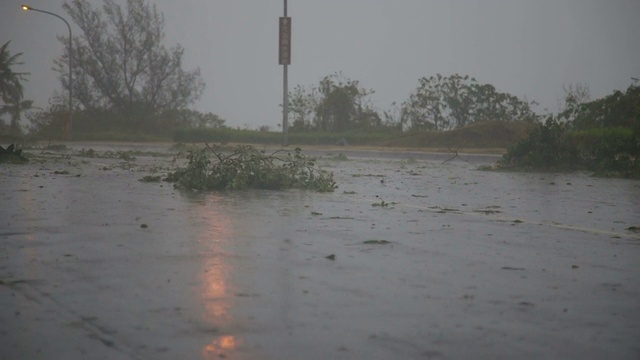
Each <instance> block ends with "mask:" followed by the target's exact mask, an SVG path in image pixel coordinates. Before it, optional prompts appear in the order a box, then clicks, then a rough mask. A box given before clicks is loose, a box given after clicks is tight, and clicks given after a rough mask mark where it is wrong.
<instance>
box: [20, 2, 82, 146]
mask: <svg viewBox="0 0 640 360" xmlns="http://www.w3.org/2000/svg"><path fill="white" fill-rule="evenodd" d="M22 10H25V11H36V12H41V13H44V14H49V15H53V16H55V17H57V18H58V19H60V20H62V21H64V23H65V24H67V29H69V117H68V118H67V122H66V123H65V124H64V135H65V138H66V139H67V140H71V124H72V119H73V116H72V113H73V110H72V109H73V72H72V62H73V47H72V34H71V25H69V23H68V22H67V20H65V19H64V18H63V17H62V16H60V15H58V14H54V13H52V12H49V11H44V10H40V9H36V8H34V7H31V6H29V5H22Z"/></svg>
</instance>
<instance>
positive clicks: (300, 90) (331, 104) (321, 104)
mask: <svg viewBox="0 0 640 360" xmlns="http://www.w3.org/2000/svg"><path fill="white" fill-rule="evenodd" d="M371 94H373V90H368V89H365V88H362V87H361V86H360V82H359V81H357V80H351V79H349V78H348V77H346V76H344V75H343V74H342V73H334V74H331V75H327V76H325V77H323V78H322V79H321V80H320V82H319V84H318V85H317V86H313V87H311V88H310V89H306V88H304V87H302V86H296V87H295V88H294V90H293V92H292V93H291V94H290V96H289V111H290V112H291V113H292V114H293V124H292V126H291V130H292V131H305V130H320V131H333V132H341V131H347V130H353V129H372V128H379V127H381V126H383V122H382V120H381V118H380V116H379V115H378V113H377V112H376V111H375V110H374V109H373V107H372V106H371V105H370V103H369V102H368V96H369V95H371Z"/></svg>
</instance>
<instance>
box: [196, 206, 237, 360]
mask: <svg viewBox="0 0 640 360" xmlns="http://www.w3.org/2000/svg"><path fill="white" fill-rule="evenodd" d="M208 200H213V201H207V203H206V204H204V205H203V206H197V207H196V210H197V215H198V217H199V218H200V219H202V220H203V221H204V222H205V226H204V227H203V232H202V234H201V236H200V239H199V242H200V244H201V246H202V250H201V251H202V252H203V253H205V254H206V257H205V259H206V260H205V262H204V264H203V267H204V269H203V272H202V275H201V281H200V283H201V297H202V301H203V304H204V308H205V314H204V317H205V318H204V321H206V322H210V323H212V324H215V325H216V327H220V328H225V327H227V326H229V325H230V324H231V322H232V320H233V319H232V317H231V308H232V307H233V300H234V296H233V294H231V293H230V291H231V290H230V288H229V274H230V272H231V271H232V270H233V269H232V267H231V264H230V262H229V257H228V256H227V253H228V248H229V242H230V241H232V237H233V236H232V235H233V223H232V218H231V217H230V216H229V215H228V214H225V213H224V212H223V211H221V210H220V209H221V208H223V207H222V206H218V205H217V204H216V201H215V199H213V198H209V199H208ZM240 343H241V340H240V339H239V338H237V337H236V336H233V335H224V336H219V337H217V338H215V339H213V340H212V341H211V342H210V343H209V344H207V345H205V346H204V347H203V348H202V358H203V359H219V358H220V356H228V355H229V354H225V353H226V352H229V351H232V350H236V348H237V347H238V345H239V344H240Z"/></svg>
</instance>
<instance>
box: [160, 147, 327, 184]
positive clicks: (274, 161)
mask: <svg viewBox="0 0 640 360" xmlns="http://www.w3.org/2000/svg"><path fill="white" fill-rule="evenodd" d="M187 158H188V160H189V163H188V164H187V166H186V167H185V168H181V169H178V170H176V171H174V172H172V173H170V174H169V175H168V176H167V178H166V179H165V180H166V181H169V182H173V183H174V186H175V187H176V188H179V189H186V190H243V189H269V190H283V189H291V188H297V189H310V190H315V191H319V192H331V191H333V190H334V189H335V188H336V184H335V182H334V181H333V174H332V173H329V172H327V171H324V170H321V169H318V168H317V167H316V163H315V160H314V159H312V158H309V157H307V156H305V155H303V154H302V150H301V149H300V148H296V149H295V150H294V151H293V153H292V152H290V151H285V150H278V151H275V152H273V153H271V154H266V153H264V152H262V151H258V150H256V149H255V148H254V147H253V146H250V145H239V146H237V147H236V148H235V149H234V150H232V151H231V152H226V153H225V152H222V151H218V150H216V149H214V148H212V147H211V146H209V145H206V147H205V148H203V149H200V150H196V151H190V152H189V155H188V156H187Z"/></svg>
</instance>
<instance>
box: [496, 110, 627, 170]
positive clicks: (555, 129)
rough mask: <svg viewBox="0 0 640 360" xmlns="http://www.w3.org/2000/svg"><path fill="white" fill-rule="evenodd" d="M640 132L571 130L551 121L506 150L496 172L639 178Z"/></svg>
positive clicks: (600, 129)
mask: <svg viewBox="0 0 640 360" xmlns="http://www.w3.org/2000/svg"><path fill="white" fill-rule="evenodd" d="M639 158H640V129H638V128H635V129H632V128H621V127H603V128H590V129H585V130H572V129H571V127H570V126H569V125H567V124H564V123H561V122H559V121H558V120H556V119H553V118H549V119H547V121H546V122H545V123H544V124H540V125H539V126H538V127H536V128H535V129H533V130H532V131H531V132H530V133H529V136H528V137H527V138H526V139H523V140H521V141H519V142H517V143H516V144H514V145H512V146H510V147H509V148H508V149H507V153H506V154H505V155H504V156H503V157H502V159H501V160H500V161H499V162H498V163H497V164H496V168H497V169H512V170H525V171H526V170H528V171H567V170H589V171H593V172H594V174H595V175H596V176H606V177H625V178H635V179H640V159H639Z"/></svg>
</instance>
